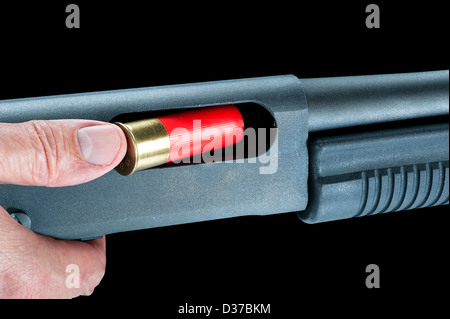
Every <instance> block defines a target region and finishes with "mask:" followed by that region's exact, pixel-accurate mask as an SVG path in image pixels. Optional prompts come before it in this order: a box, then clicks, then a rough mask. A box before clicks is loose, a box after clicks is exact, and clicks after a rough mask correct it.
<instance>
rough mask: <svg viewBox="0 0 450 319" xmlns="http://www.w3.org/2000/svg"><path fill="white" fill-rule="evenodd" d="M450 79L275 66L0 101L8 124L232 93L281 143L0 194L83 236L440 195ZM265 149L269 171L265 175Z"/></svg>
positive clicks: (373, 208)
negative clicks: (325, 74)
mask: <svg viewBox="0 0 450 319" xmlns="http://www.w3.org/2000/svg"><path fill="white" fill-rule="evenodd" d="M448 88H449V72H448V70H447V71H432V72H420V73H407V74H387V75H370V76H353V77H334V78H317V79H298V78H297V77H295V76H293V75H287V76H271V77H261V78H250V79H240V80H227V81H218V82H205V83H194V84H183V85H171V86H161V87H151V88H137V89H126V90H117V91H104V92H93V93H82V94H68V95H58V96H46V97H39V98H24V99H13V100H4V101H0V122H9V123H17V122H24V121H28V120H37V119H71V118H79V119H92V120H100V121H106V122H108V121H113V119H114V121H115V120H116V119H118V118H119V119H120V117H122V118H129V119H130V118H139V117H141V116H148V115H149V114H150V115H152V116H153V115H155V114H160V113H163V114H167V113H170V112H174V111H176V112H179V111H183V110H188V109H189V110H190V109H198V108H203V107H208V106H216V105H228V104H233V105H236V106H237V107H238V108H239V109H240V110H241V112H242V114H243V117H244V123H245V125H251V126H253V127H254V128H276V139H275V140H276V142H275V143H274V142H273V141H272V142H271V143H272V144H270V143H269V144H268V147H267V149H266V150H265V152H262V153H258V154H257V155H255V157H253V158H251V157H249V158H244V159H243V163H242V162H241V161H238V160H233V161H216V162H212V163H191V164H183V165H181V164H180V165H176V164H165V165H162V166H158V167H155V168H152V169H147V170H143V171H139V172H135V173H134V174H132V175H130V176H121V175H119V174H118V173H117V172H115V171H112V172H110V173H108V174H106V175H104V176H102V177H101V178H98V179H96V180H94V181H91V182H88V183H85V184H82V185H77V186H70V187H60V188H46V187H31V186H17V185H0V204H1V205H2V206H3V207H5V208H6V209H7V210H8V212H10V213H11V214H13V216H14V217H16V220H17V221H19V222H20V223H22V224H23V225H25V226H26V227H29V228H30V229H32V230H33V231H35V232H37V233H40V234H45V235H49V236H52V237H55V238H61V239H82V240H88V239H92V238H96V237H100V236H102V235H104V234H111V233H116V232H123V231H131V230H137V229H144V228H152V227H159V226H165V225H174V224H182V223H189V222H197V221H205V220H212V219H220V218H228V217H235V216H243V215H268V214H275V213H286V212H298V216H299V218H300V219H301V220H302V221H304V222H306V223H318V222H326V221H332V220H338V219H345V218H351V217H360V216H367V215H374V214H382V213H387V212H393V211H401V210H409V209H416V208H423V207H431V206H438V205H447V204H448V203H449V123H448V114H449V94H448ZM244 115H245V116H244ZM248 123H250V124H248ZM268 154H270V156H271V157H272V158H273V160H274V161H276V170H275V171H273V172H271V173H269V174H263V173H261V172H262V171H261V169H263V168H264V167H266V168H267V166H268V163H267V158H268ZM405 218H406V217H405Z"/></svg>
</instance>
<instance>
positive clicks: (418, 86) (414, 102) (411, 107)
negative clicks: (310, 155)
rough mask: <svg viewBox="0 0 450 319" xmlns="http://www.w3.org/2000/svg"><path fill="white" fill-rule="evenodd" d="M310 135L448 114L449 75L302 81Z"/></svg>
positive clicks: (410, 75)
mask: <svg viewBox="0 0 450 319" xmlns="http://www.w3.org/2000/svg"><path fill="white" fill-rule="evenodd" d="M302 85H303V87H304V89H305V93H306V98H307V100H308V111H309V119H308V127H309V132H317V131H324V130H331V129H339V128H344V127H352V126H362V125H367V124H377V123H387V122H394V121H402V120H409V119H417V118H424V117H431V116H438V115H445V114H448V98H449V96H448V85H449V73H448V70H446V71H432V72H419V73H405V74H380V75H365V76H346V77H333V78H317V79H302Z"/></svg>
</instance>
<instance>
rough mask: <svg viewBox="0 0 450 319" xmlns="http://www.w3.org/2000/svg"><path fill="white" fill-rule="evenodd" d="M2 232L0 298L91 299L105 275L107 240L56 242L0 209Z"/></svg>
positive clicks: (0, 243) (0, 237)
mask: <svg viewBox="0 0 450 319" xmlns="http://www.w3.org/2000/svg"><path fill="white" fill-rule="evenodd" d="M0 228H1V229H2V232H0V297H5V298H72V297H76V296H79V295H90V294H91V293H92V292H93V291H94V288H95V287H96V286H97V285H98V284H99V283H100V281H101V279H102V277H103V275H104V273H105V265H106V249H105V247H106V246H105V237H103V238H101V239H96V240H93V241H89V242H79V241H62V240H55V239H52V238H49V237H46V236H42V235H38V234H35V233H34V232H32V231H30V230H29V229H27V228H25V227H23V226H21V225H19V224H18V223H17V222H15V221H14V220H13V219H12V218H11V217H10V216H9V214H8V213H7V212H6V211H5V210H4V209H3V208H1V207H0Z"/></svg>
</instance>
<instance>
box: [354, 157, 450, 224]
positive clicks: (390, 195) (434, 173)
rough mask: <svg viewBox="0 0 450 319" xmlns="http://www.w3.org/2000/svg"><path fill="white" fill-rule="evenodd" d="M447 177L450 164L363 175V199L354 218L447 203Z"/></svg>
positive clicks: (365, 173) (429, 164) (404, 168)
mask: <svg viewBox="0 0 450 319" xmlns="http://www.w3.org/2000/svg"><path fill="white" fill-rule="evenodd" d="M448 176H449V162H448V161H441V162H435V163H425V164H419V165H410V166H401V167H396V168H387V169H375V170H373V171H365V172H361V200H360V204H359V208H358V211H357V213H356V214H355V215H354V217H358V216H366V215H373V214H380V213H387V212H392V211H398V210H406V209H415V208H423V207H430V206H437V205H443V204H446V203H447V202H448V198H449V178H448Z"/></svg>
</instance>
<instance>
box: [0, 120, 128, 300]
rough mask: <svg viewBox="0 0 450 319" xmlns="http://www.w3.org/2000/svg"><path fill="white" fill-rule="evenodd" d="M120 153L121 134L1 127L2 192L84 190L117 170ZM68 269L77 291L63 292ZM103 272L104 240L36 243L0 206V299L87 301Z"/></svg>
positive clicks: (86, 126)
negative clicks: (13, 188) (72, 268)
mask: <svg viewBox="0 0 450 319" xmlns="http://www.w3.org/2000/svg"><path fill="white" fill-rule="evenodd" d="M126 147H127V145H126V139H125V136H124V134H123V132H122V131H121V130H120V128H119V127H117V126H115V125H112V124H109V123H104V122H97V121H88V120H53V121H30V122H26V123H19V124H7V123H0V184H17V185H34V186H47V187H59V186H70V185H76V184H81V183H85V182H88V181H90V180H93V179H95V178H97V177H100V176H101V175H103V174H105V173H107V172H109V171H110V170H112V169H113V168H114V167H115V166H117V165H118V164H119V163H120V161H121V160H122V158H123V157H124V156H125V152H126ZM0 195H1V194H0ZM0 200H1V197H0ZM71 264H75V265H77V266H78V268H79V271H80V280H79V283H80V286H79V288H76V287H68V286H67V285H66V278H67V276H68V275H69V274H68V273H67V272H66V267H67V266H68V265H71ZM105 265H106V250H105V237H103V238H101V239H96V240H92V241H89V242H80V241H63V240H56V239H53V238H50V237H46V236H42V235H39V234H36V233H34V232H33V231H31V230H29V229H28V228H26V227H24V226H22V225H20V224H19V223H17V222H16V221H14V219H13V218H12V217H11V216H10V215H9V214H8V212H6V210H5V209H3V208H2V207H1V206H0V298H73V297H76V296H79V295H90V294H91V293H92V292H93V290H94V288H95V287H96V286H97V285H98V284H99V283H100V281H101V279H102V277H103V275H104V272H105Z"/></svg>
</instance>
